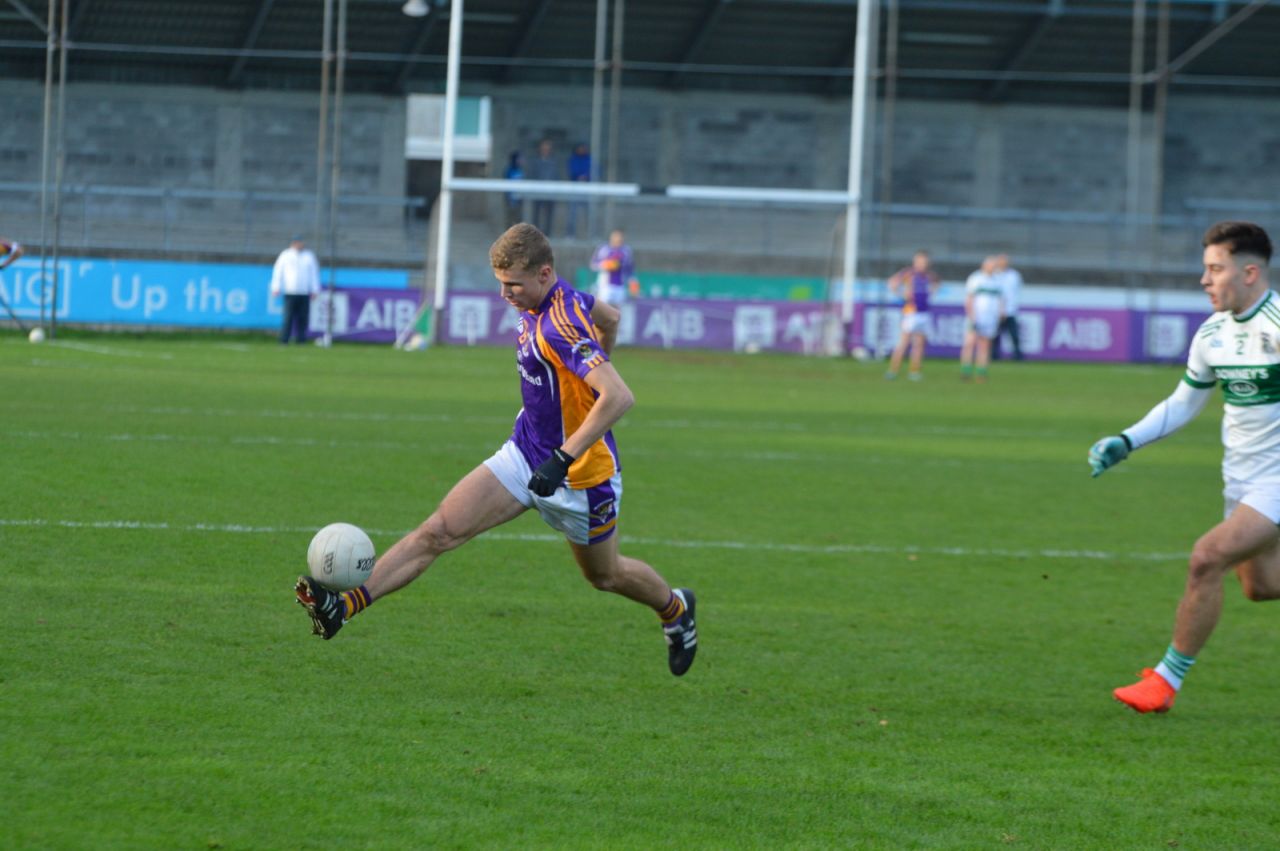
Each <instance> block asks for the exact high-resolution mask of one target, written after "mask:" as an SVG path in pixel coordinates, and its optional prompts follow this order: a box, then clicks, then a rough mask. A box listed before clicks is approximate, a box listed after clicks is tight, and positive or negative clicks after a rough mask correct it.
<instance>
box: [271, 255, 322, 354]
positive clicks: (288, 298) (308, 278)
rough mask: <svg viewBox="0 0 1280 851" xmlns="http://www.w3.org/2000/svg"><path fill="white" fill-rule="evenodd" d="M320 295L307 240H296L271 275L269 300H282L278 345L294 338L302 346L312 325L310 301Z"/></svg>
mask: <svg viewBox="0 0 1280 851" xmlns="http://www.w3.org/2000/svg"><path fill="white" fill-rule="evenodd" d="M318 292H320V263H319V261H317V260H316V255H315V253H314V252H312V250H311V249H310V248H307V244H306V240H304V239H303V238H302V236H301V235H298V236H295V237H294V238H293V239H292V240H291V241H290V242H289V247H288V248H286V249H285V250H284V251H281V252H280V256H279V257H277V258H276V265H275V268H274V269H272V271H271V297H272V298H275V297H276V296H279V295H283V296H284V310H283V314H284V318H283V320H282V322H281V325H280V343H281V345H284V344H286V343H288V342H289V338H290V337H293V339H294V340H295V341H296V342H299V343H305V342H306V341H307V332H308V331H309V330H310V324H311V299H313V298H315V295H316V293H318Z"/></svg>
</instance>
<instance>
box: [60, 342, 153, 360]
mask: <svg viewBox="0 0 1280 851" xmlns="http://www.w3.org/2000/svg"><path fill="white" fill-rule="evenodd" d="M46 345H49V346H57V347H58V348H60V349H74V350H75V351H78V352H90V353H92V354H95V355H112V356H114V357H119V358H145V359H146V360H173V355H171V354H169V353H168V352H133V351H129V350H128V349H114V348H110V347H108V346H95V345H92V344H91V343H72V342H69V341H66V340H52V341H50V342H48V343H46Z"/></svg>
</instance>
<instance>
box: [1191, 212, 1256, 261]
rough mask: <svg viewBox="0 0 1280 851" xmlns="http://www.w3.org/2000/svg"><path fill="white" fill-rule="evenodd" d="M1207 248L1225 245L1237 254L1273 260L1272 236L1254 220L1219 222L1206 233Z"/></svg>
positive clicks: (1204, 241) (1205, 242)
mask: <svg viewBox="0 0 1280 851" xmlns="http://www.w3.org/2000/svg"><path fill="white" fill-rule="evenodd" d="M1203 244H1204V247H1205V248H1208V247H1209V246H1210V245H1225V246H1226V247H1227V250H1228V251H1230V252H1231V253H1232V254H1233V255H1235V254H1252V255H1254V256H1255V257H1261V258H1262V259H1263V260H1265V261H1266V262H1268V263H1270V262H1271V237H1269V236H1267V232H1266V231H1265V230H1263V229H1262V228H1260V227H1258V226H1257V225H1255V224H1254V223H1253V222H1218V223H1217V224H1216V225H1214V226H1213V227H1211V228H1209V229H1208V230H1207V231H1205V233H1204V240H1203Z"/></svg>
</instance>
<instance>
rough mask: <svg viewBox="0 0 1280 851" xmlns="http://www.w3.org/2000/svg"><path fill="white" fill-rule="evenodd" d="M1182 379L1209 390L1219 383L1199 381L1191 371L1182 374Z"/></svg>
mask: <svg viewBox="0 0 1280 851" xmlns="http://www.w3.org/2000/svg"><path fill="white" fill-rule="evenodd" d="M1182 380H1183V381H1185V382H1187V383H1188V384H1190V385H1191V386H1192V387H1195V388H1198V389H1200V390H1207V389H1208V388H1210V387H1212V386H1213V385H1215V384H1217V383H1218V382H1217V381H1197V380H1196V379H1195V378H1194V377H1192V375H1191V373H1190V372H1188V373H1187V374H1186V375H1184V376H1182Z"/></svg>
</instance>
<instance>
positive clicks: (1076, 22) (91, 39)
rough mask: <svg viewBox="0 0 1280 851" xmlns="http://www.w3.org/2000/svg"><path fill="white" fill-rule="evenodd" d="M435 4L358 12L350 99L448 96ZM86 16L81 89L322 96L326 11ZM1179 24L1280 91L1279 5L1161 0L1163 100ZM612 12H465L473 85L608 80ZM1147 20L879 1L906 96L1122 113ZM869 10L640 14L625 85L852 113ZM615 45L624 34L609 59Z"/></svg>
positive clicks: (1177, 70) (20, 61) (170, 3)
mask: <svg viewBox="0 0 1280 851" xmlns="http://www.w3.org/2000/svg"><path fill="white" fill-rule="evenodd" d="M334 2H335V7H336V5H337V3H338V2H340V0H334ZM425 2H426V3H427V4H428V5H430V6H431V8H432V11H431V13H430V14H428V15H426V16H425V17H421V18H413V17H408V16H406V15H405V14H404V13H403V12H402V11H401V6H402V5H403V0H347V5H348V10H349V11H348V19H347V20H348V26H347V30H348V51H349V52H348V61H347V73H346V85H347V88H348V90H349V91H362V92H384V93H392V92H402V91H441V90H442V89H443V85H444V63H445V55H446V53H447V36H448V29H449V27H448V19H449V15H450V8H451V4H450V0H425ZM618 2H619V0H613V3H611V4H610V6H616V4H617V3H618ZM69 4H70V15H69V17H68V21H67V24H68V27H69V39H68V41H69V43H71V45H72V50H71V51H70V53H69V56H70V60H69V61H70V66H69V73H68V80H70V81H72V82H75V81H114V82H131V83H167V84H185V85H199V86H219V87H232V88H235V87H252V88H282V89H305V88H315V87H317V86H318V85H319V80H320V72H319V58H320V49H321V39H322V31H323V9H324V5H325V3H324V0H219V1H218V2H203V0H202V1H201V2H197V0H69ZM1162 7H1163V8H1164V9H1167V14H1168V36H1169V37H1168V59H1169V60H1171V63H1172V64H1171V65H1170V66H1169V68H1170V71H1171V76H1170V80H1171V83H1172V85H1173V86H1175V87H1176V88H1177V89H1178V90H1179V91H1184V90H1189V89H1190V90H1199V91H1204V92H1212V93H1223V92H1230V93H1254V94H1270V93H1271V92H1274V91H1275V90H1276V89H1277V88H1280V51H1278V50H1276V49H1275V47H1274V46H1275V45H1276V44H1278V43H1280V4H1269V3H1268V2H1267V0H1253V2H1247V0H1146V2H1145V8H1146V14H1145V19H1144V26H1145V30H1146V32H1145V38H1144V45H1145V55H1144V58H1143V65H1142V67H1143V69H1144V70H1145V71H1146V72H1147V76H1146V80H1145V81H1146V82H1147V83H1151V82H1153V81H1154V80H1155V79H1156V78H1157V73H1156V70H1157V68H1158V67H1159V47H1158V45H1159V42H1160V39H1159V34H1160V32H1161V26H1160V19H1161V11H1162ZM597 8H598V2H597V0H467V2H466V4H465V18H464V24H465V29H464V40H463V53H464V55H465V59H464V64H463V68H462V80H463V84H464V86H465V87H469V88H474V87H475V86H476V85H481V86H483V85H487V84H492V83H504V82H508V83H510V82H537V83H545V84H553V85H566V84H567V85H585V84H588V83H590V81H591V80H592V77H593V73H592V70H593V67H594V62H593V55H594V49H595V42H596V30H597V24H596V17H597ZM1133 8H1134V0H881V2H880V4H879V15H880V22H879V30H880V32H881V34H882V39H881V45H880V52H879V62H878V63H877V64H878V66H879V67H880V68H882V69H884V68H885V67H886V65H887V66H888V67H890V68H892V69H896V73H895V74H894V75H893V79H894V85H895V86H896V91H897V95H898V96H899V97H915V98H944V99H963V100H986V101H993V102H999V101H1018V102H1086V103H1093V104H1124V103H1126V102H1127V101H1128V98H1129V84H1130V74H1129V69H1130V62H1131V60H1130V52H1131V44H1132V34H1133V24H1134V16H1133ZM856 13H857V0H625V14H624V16H623V19H624V23H625V26H624V28H623V47H624V51H623V54H624V66H623V67H624V74H623V81H624V82H623V84H624V85H625V86H644V87H658V88H663V87H665V88H669V89H673V90H682V89H683V90H718V91H757V92H759V91H768V92H793V93H807V94H820V95H828V96H832V97H847V95H848V91H849V86H850V78H851V70H850V69H851V65H852V60H853V50H854V34H855V29H856V27H855V18H856ZM47 14H48V2H47V0H0V47H3V53H0V57H3V58H0V77H6V78H11V79H12V78H22V79H35V80H39V79H43V75H44V52H45V44H46V42H45V33H44V27H45V25H46V23H45V22H46V20H47ZM892 31H896V38H894V39H893V40H892V45H890V44H889V39H888V38H886V37H884V36H886V35H887V34H888V33H890V32H892ZM612 38H613V30H612V26H611V25H610V26H609V27H607V28H606V32H605V39H604V41H605V49H606V51H609V50H611V41H612ZM891 47H892V48H895V49H890V48H891ZM881 76H882V77H883V76H884V74H883V73H882V74H881Z"/></svg>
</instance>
